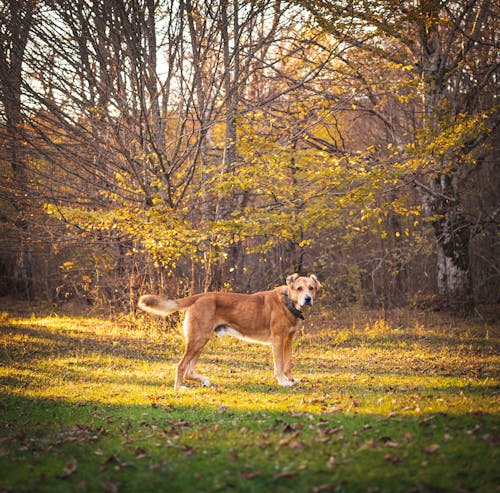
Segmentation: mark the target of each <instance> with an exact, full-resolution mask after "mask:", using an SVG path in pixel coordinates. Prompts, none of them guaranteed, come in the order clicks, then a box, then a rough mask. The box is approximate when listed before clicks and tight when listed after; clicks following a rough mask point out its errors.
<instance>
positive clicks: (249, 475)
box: [241, 471, 260, 480]
mask: <svg viewBox="0 0 500 493" xmlns="http://www.w3.org/2000/svg"><path fill="white" fill-rule="evenodd" d="M259 476H260V471H250V472H242V473H241V477H242V478H243V479H248V480H250V479H255V478H257V477H259Z"/></svg>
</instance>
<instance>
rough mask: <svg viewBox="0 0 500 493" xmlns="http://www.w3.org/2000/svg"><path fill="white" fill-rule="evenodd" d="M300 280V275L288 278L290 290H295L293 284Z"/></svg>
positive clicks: (287, 282)
mask: <svg viewBox="0 0 500 493" xmlns="http://www.w3.org/2000/svg"><path fill="white" fill-rule="evenodd" d="M298 278H299V275H298V274H292V275H291V276H288V277H287V278H286V284H287V286H288V287H289V288H293V283H294V282H295V281H296V280H297V279H298Z"/></svg>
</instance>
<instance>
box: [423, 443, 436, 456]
mask: <svg viewBox="0 0 500 493" xmlns="http://www.w3.org/2000/svg"><path fill="white" fill-rule="evenodd" d="M438 450H439V445H438V444H437V443H431V444H430V445H427V446H426V447H424V452H425V453H426V454H429V455H431V454H435V453H436V452H437V451H438Z"/></svg>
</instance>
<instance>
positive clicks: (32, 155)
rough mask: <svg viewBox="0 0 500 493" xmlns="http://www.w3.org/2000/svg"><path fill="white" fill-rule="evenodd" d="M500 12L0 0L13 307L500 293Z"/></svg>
mask: <svg viewBox="0 0 500 493" xmlns="http://www.w3.org/2000/svg"><path fill="white" fill-rule="evenodd" d="M499 18H500V16H499V5H498V2H496V1H493V0H460V1H446V0H443V1H439V0H411V1H410V0H402V1H399V0H398V1H396V0H343V1H335V0H334V1H295V2H288V1H277V0H254V1H244V0H220V1H215V2H214V1H201V0H172V1H166V0H110V1H104V0H38V1H35V0H0V19H1V20H0V97H1V100H0V139H1V140H0V170H1V181H0V230H1V234H0V275H1V278H0V295H2V296H12V297H16V298H21V299H26V300H29V301H30V302H35V301H43V302H49V303H55V304H58V305H59V304H65V303H68V302H77V303H84V304H90V305H92V306H95V307H102V308H106V309H109V310H121V311H126V312H127V311H130V312H133V311H134V310H135V301H136V298H137V296H138V294H141V293H144V292H159V291H162V292H168V293H169V294H170V295H179V296H180V295H185V294H187V293H191V292H199V291H203V290H209V289H210V290H212V289H214V290H215V289H225V290H234V291H252V290H259V289H265V288H267V287H270V286H273V285H276V284H280V283H282V282H283V279H284V277H285V276H286V275H287V274H290V273H292V272H300V273H310V272H315V273H316V274H317V275H318V277H319V278H320V280H321V281H322V283H323V284H324V286H325V288H326V289H325V293H326V294H325V300H324V301H326V302H327V303H328V302H332V303H337V304H342V305H347V304H352V303H358V304H363V305H368V306H383V307H384V308H390V307H394V306H398V305H413V306H415V305H417V306H429V305H431V306H447V307H453V308H454V309H465V310H470V309H471V308H473V307H474V306H475V305H477V304H485V303H487V304H493V303H497V302H498V301H499V294H500V289H499V288H500V255H499V252H500V248H499V236H498V223H499V216H498V212H499V210H500V206H499V200H498V190H499V185H500V183H499V162H498V151H499V149H498V142H499V138H498V137H499V125H498V124H499V115H500V113H499V101H498V96H499V94H498V61H499V59H498V32H499V30H498V27H499V26H498V23H499Z"/></svg>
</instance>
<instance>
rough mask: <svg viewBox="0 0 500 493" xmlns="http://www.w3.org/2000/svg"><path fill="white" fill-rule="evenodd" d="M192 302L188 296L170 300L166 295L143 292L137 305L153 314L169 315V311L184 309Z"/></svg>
mask: <svg viewBox="0 0 500 493" xmlns="http://www.w3.org/2000/svg"><path fill="white" fill-rule="evenodd" d="M193 303H194V300H192V299H190V298H183V299H181V300H170V299H168V298H167V297H166V296H155V295H154V294H145V295H144V296H141V297H140V298H139V302H138V304H137V306H138V307H139V308H140V309H141V310H144V311H145V312H148V313H152V314H154V315H162V316H165V315H170V314H171V313H174V312H177V311H180V310H185V309H186V308H188V307H189V306H191V305H192V304H193Z"/></svg>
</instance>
